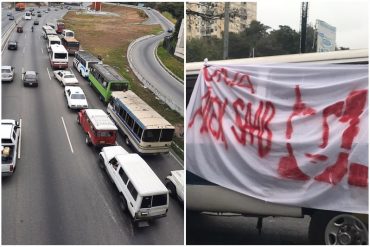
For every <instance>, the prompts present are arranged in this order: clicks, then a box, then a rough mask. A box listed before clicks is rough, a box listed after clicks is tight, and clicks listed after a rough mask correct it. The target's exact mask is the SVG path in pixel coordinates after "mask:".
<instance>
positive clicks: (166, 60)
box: [157, 42, 184, 80]
mask: <svg viewBox="0 0 370 247" xmlns="http://www.w3.org/2000/svg"><path fill="white" fill-rule="evenodd" d="M157 55H158V57H159V59H160V60H161V61H162V63H163V64H164V65H165V66H166V67H167V68H168V69H169V70H171V71H172V73H174V74H175V75H176V76H177V77H179V78H180V79H182V80H184V62H183V61H179V59H177V58H176V57H174V56H173V55H171V54H170V53H169V52H168V51H167V50H166V49H165V48H163V46H162V42H161V43H160V44H159V46H158V49H157Z"/></svg>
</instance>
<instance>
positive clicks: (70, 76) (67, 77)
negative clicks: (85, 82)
mask: <svg viewBox="0 0 370 247" xmlns="http://www.w3.org/2000/svg"><path fill="white" fill-rule="evenodd" d="M64 78H66V79H71V78H76V77H75V76H74V75H65V76H64Z"/></svg>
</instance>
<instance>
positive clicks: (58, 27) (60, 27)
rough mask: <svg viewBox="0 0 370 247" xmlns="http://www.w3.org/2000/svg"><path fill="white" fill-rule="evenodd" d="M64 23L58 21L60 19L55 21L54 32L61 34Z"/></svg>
mask: <svg viewBox="0 0 370 247" xmlns="http://www.w3.org/2000/svg"><path fill="white" fill-rule="evenodd" d="M64 28H65V27H64V23H63V22H60V21H58V22H57V26H56V30H55V31H56V32H57V33H58V34H61V33H62V32H63V30H64Z"/></svg>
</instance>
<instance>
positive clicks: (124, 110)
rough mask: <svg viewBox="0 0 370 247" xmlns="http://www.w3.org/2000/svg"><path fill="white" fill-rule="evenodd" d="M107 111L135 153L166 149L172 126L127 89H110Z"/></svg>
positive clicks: (168, 148)
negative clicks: (113, 90)
mask: <svg viewBox="0 0 370 247" xmlns="http://www.w3.org/2000/svg"><path fill="white" fill-rule="evenodd" d="M107 112H108V114H110V116H111V117H112V119H113V121H114V122H115V123H116V125H117V127H118V128H119V129H120V130H121V132H122V133H123V135H124V140H125V142H126V144H127V145H129V146H131V147H132V148H134V149H135V151H137V152H138V153H141V154H158V153H168V152H169V150H170V147H171V143H172V139H173V135H174V133H175V127H174V126H172V125H171V124H170V123H169V122H168V121H167V120H166V119H164V118H163V117H162V116H161V115H159V113H157V112H156V111H155V110H154V109H153V108H151V107H150V106H149V105H148V104H147V103H145V102H144V101H143V100H142V99H141V98H139V97H138V96H137V95H136V94H135V93H134V92H132V91H131V90H127V91H125V92H112V100H111V101H110V103H109V104H108V107H107Z"/></svg>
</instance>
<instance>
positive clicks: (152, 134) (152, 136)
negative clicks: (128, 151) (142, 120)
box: [143, 129, 161, 142]
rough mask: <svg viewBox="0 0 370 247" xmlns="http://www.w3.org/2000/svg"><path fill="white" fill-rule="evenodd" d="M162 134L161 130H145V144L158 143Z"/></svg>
mask: <svg viewBox="0 0 370 247" xmlns="http://www.w3.org/2000/svg"><path fill="white" fill-rule="evenodd" d="M160 134H161V130H160V129H156V130H154V129H147V130H144V135H143V141H144V142H157V141H158V140H159V135H160Z"/></svg>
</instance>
